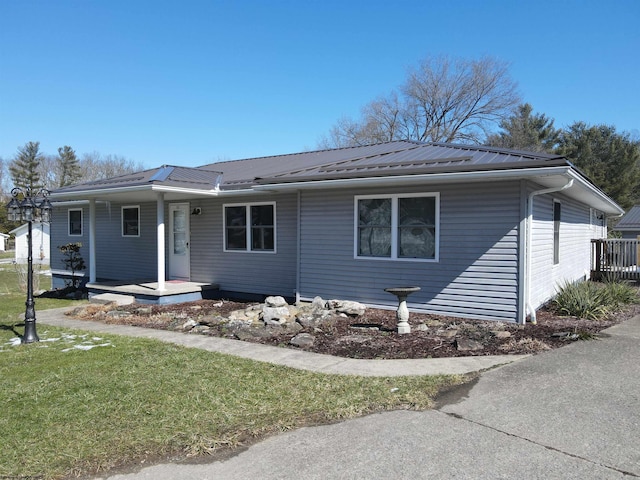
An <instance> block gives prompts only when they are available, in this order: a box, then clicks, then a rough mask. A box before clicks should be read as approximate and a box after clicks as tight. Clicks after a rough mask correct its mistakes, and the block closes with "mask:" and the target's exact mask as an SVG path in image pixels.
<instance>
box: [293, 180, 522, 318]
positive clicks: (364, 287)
mask: <svg viewBox="0 0 640 480" xmlns="http://www.w3.org/2000/svg"><path fill="white" fill-rule="evenodd" d="M435 192H439V193H440V251H439V261H437V262H419V261H393V260H370V259H362V258H354V218H353V217H354V196H355V195H371V194H401V193H435ZM519 220H520V183H519V182H508V183H507V182H502V183H493V184H490V185H484V186H483V185H480V184H473V183H472V184H467V185H448V186H443V187H440V188H423V189H420V188H410V189H409V188H405V189H401V190H398V189H382V190H381V189H376V190H372V189H366V190H365V189H362V190H357V191H353V190H352V191H345V190H332V191H307V192H303V193H302V202H301V244H302V246H301V252H300V257H301V264H300V295H301V297H303V298H312V297H314V296H316V295H319V296H322V297H323V298H343V299H353V300H358V301H361V302H364V303H368V304H373V305H379V306H389V307H392V306H395V305H396V302H397V300H396V299H395V297H393V296H392V295H390V294H388V293H386V292H384V288H387V287H394V286H407V285H409V286H413V285H415V286H419V287H421V291H420V292H418V293H414V294H412V295H411V296H410V297H409V300H408V303H409V307H410V308H413V309H416V310H420V311H426V312H431V313H436V314H446V315H454V316H462V317H467V318H481V319H492V320H504V321H515V320H516V318H517V307H518V285H517V279H518V262H517V260H518V257H517V256H518V227H519Z"/></svg>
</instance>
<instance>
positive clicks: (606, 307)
mask: <svg viewBox="0 0 640 480" xmlns="http://www.w3.org/2000/svg"><path fill="white" fill-rule="evenodd" d="M637 302H638V292H637V289H635V288H634V287H632V286H631V285H629V284H628V283H625V282H621V281H609V282H606V283H602V284H598V283H594V282H579V283H571V282H565V283H564V284H563V285H562V286H561V287H560V288H559V290H558V294H557V295H556V297H555V298H554V300H553V304H554V306H555V309H556V310H557V311H558V312H559V313H561V314H563V315H568V316H572V317H578V318H586V319H590V320H599V319H601V318H603V317H605V316H606V315H608V314H609V313H612V312H614V311H615V310H618V309H619V308H620V307H622V306H624V305H629V304H632V303H637Z"/></svg>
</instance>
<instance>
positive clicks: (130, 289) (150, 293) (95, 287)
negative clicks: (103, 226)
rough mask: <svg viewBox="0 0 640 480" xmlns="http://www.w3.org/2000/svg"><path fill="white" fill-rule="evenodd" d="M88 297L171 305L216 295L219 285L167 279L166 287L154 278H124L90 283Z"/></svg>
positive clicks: (100, 300) (99, 300)
mask: <svg viewBox="0 0 640 480" xmlns="http://www.w3.org/2000/svg"><path fill="white" fill-rule="evenodd" d="M86 288H87V290H88V292H89V300H90V301H92V302H95V303H100V302H104V301H115V302H118V303H133V302H136V303H146V304H155V305H168V304H172V303H181V302H193V301H196V300H202V299H207V298H214V297H215V296H216V294H217V292H218V285H216V284H210V283H199V282H187V281H182V280H167V281H165V282H164V288H162V289H159V288H158V282H154V281H151V280H122V281H101V282H89V283H87V284H86Z"/></svg>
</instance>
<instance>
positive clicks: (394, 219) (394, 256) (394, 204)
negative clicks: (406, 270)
mask: <svg viewBox="0 0 640 480" xmlns="http://www.w3.org/2000/svg"><path fill="white" fill-rule="evenodd" d="M415 197H433V198H435V210H436V212H435V213H436V218H435V237H436V238H435V243H436V244H435V252H434V258H404V257H398V199H399V198H415ZM371 198H381V199H382V198H390V199H391V256H389V257H367V256H361V255H358V201H359V200H366V199H371ZM353 212H354V213H353V225H354V228H353V258H355V259H356V260H381V261H386V262H388V261H393V262H423V263H437V262H439V261H440V193H439V192H428V193H401V194H391V195H390V194H380V195H355V196H354V197H353Z"/></svg>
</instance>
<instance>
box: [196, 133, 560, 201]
mask: <svg viewBox="0 0 640 480" xmlns="http://www.w3.org/2000/svg"><path fill="white" fill-rule="evenodd" d="M568 164H569V163H568V161H567V160H566V159H565V158H564V157H560V156H557V155H550V154H545V153H532V152H523V151H515V150H506V149H501V148H492V147H483V146H478V145H455V144H445V143H420V142H413V141H404V140H402V141H394V142H387V143H380V144H376V145H366V146H362V147H349V148H337V149H331V150H318V151H312V152H301V153H293V154H287V155H275V156H270V157H256V158H248V159H244V160H232V161H226V162H219V163H211V164H208V165H203V166H202V167H199V170H212V169H215V170H218V171H221V172H223V183H222V185H221V188H223V189H238V188H249V187H251V186H252V185H254V184H264V183H283V182H298V181H313V180H330V179H337V178H358V177H369V176H385V175H409V174H424V173H436V172H453V171H475V170H491V169H507V168H531V167H541V166H555V165H568Z"/></svg>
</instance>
